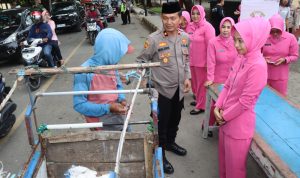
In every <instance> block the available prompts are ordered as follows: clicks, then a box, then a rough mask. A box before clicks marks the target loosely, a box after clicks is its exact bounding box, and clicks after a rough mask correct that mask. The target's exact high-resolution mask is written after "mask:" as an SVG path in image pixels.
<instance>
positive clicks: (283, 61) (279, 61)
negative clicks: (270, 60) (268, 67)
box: [274, 57, 286, 66]
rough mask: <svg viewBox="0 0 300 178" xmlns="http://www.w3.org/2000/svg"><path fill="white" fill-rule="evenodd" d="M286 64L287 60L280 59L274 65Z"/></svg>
mask: <svg viewBox="0 0 300 178" xmlns="http://www.w3.org/2000/svg"><path fill="white" fill-rule="evenodd" d="M284 63H286V60H285V58H283V57H282V58H279V59H278V60H277V61H276V62H275V63H274V65H275V66H278V65H280V64H284Z"/></svg>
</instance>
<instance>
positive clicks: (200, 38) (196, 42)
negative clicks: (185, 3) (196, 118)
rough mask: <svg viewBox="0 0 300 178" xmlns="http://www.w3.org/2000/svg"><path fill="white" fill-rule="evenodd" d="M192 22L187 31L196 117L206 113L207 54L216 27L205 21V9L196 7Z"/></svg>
mask: <svg viewBox="0 0 300 178" xmlns="http://www.w3.org/2000/svg"><path fill="white" fill-rule="evenodd" d="M192 21H193V22H191V23H190V25H189V27H188V29H187V33H188V34H189V37H190V41H191V43H190V66H191V75H192V90H193V93H194V94H195V95H196V103H197V104H196V106H195V108H194V109H193V110H192V111H191V112H190V114H191V115H196V114H200V113H202V112H204V108H205V98H206V97H205V95H206V89H205V86H204V83H205V81H206V70H207V69H206V57H207V55H206V53H207V45H208V41H209V40H210V39H212V38H213V37H215V29H214V27H213V26H212V25H211V24H210V23H208V22H207V21H206V20H205V12H204V8H203V7H202V6H200V5H195V6H193V8H192Z"/></svg>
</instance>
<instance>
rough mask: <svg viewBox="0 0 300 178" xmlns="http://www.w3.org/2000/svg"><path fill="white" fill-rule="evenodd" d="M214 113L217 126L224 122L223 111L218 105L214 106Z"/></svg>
mask: <svg viewBox="0 0 300 178" xmlns="http://www.w3.org/2000/svg"><path fill="white" fill-rule="evenodd" d="M214 114H215V117H216V122H217V124H218V125H219V126H221V125H223V124H225V120H224V119H223V116H222V115H223V111H222V110H220V108H218V107H215V109H214Z"/></svg>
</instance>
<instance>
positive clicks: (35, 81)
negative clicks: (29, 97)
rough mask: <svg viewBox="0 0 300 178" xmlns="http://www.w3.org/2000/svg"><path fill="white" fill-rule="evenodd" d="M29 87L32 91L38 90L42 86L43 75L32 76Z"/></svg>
mask: <svg viewBox="0 0 300 178" xmlns="http://www.w3.org/2000/svg"><path fill="white" fill-rule="evenodd" d="M28 84H29V87H30V89H31V90H32V91H35V90H37V89H38V88H40V86H41V77H40V76H37V77H30V78H29V83H28Z"/></svg>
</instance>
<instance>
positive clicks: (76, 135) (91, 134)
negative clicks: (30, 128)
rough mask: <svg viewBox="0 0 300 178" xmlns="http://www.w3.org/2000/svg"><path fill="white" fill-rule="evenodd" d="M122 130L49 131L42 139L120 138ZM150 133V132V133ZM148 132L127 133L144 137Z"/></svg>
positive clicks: (68, 140)
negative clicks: (60, 132) (63, 132)
mask: <svg viewBox="0 0 300 178" xmlns="http://www.w3.org/2000/svg"><path fill="white" fill-rule="evenodd" d="M120 134H121V132H114V131H101V132H95V131H82V132H73V133H65V134H59V135H48V134H47V133H45V134H43V135H42V140H43V141H44V142H46V143H66V142H79V141H92V140H99V141H101V140H119V139H120ZM148 134H149V133H148ZM146 135H147V133H142V132H141V133H139V132H130V133H126V137H125V138H126V139H127V140H130V139H140V138H144V137H145V136H146Z"/></svg>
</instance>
